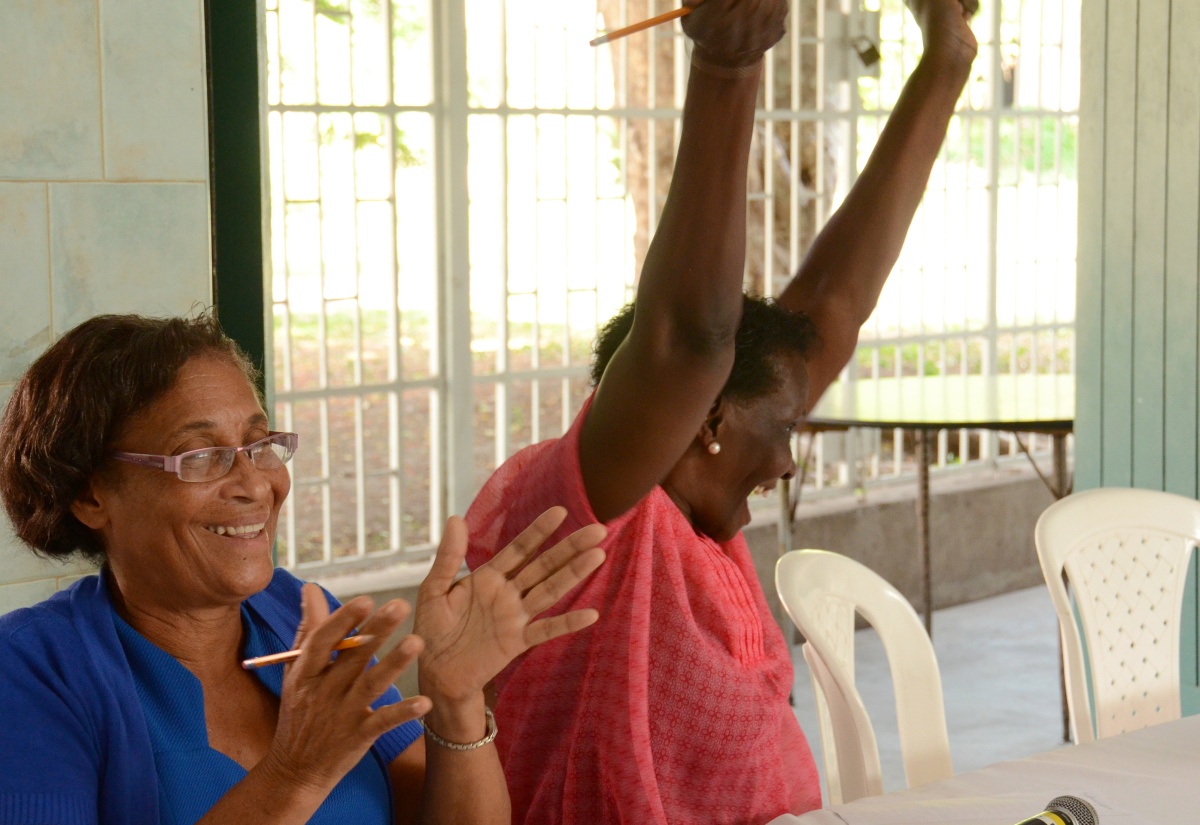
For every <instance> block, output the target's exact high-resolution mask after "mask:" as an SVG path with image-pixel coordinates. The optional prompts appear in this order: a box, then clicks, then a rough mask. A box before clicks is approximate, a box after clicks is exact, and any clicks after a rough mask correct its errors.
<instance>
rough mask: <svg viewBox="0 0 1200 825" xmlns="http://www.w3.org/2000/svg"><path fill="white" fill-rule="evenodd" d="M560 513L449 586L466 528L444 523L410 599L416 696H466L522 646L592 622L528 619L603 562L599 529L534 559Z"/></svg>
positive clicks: (573, 616)
mask: <svg viewBox="0 0 1200 825" xmlns="http://www.w3.org/2000/svg"><path fill="white" fill-rule="evenodd" d="M566 515H567V512H566V510H565V509H563V508H562V507H554V508H552V509H550V510H547V511H546V512H545V513H542V515H540V516H538V518H537V519H535V520H534V522H533V523H532V524H530V525H529V527H527V528H525V530H524V531H522V532H521V534H520V535H519V536H517V537H516V538H515V539H514V540H513V542H512V543H511V544H509V545H508V546H507V547H505V548H504V549H503V550H501V551H500V552H499V553H497V554H496V555H495V556H494V557H493V558H492V560H491V561H489V562H488V563H487V564H484V565H482V566H481V567H479V568H478V569H477V570H475V571H474V572H473V573H471V574H470V575H468V576H465V577H463V578H461V579H458V580H457V581H456V580H455V577H456V576H457V574H458V572H459V570H460V569H461V567H462V563H463V559H464V558H465V557H466V552H467V526H466V523H465V522H463V520H462V519H460V518H457V517H452V518H451V519H450V520H449V521H447V522H446V530H445V533H444V534H443V536H442V541H441V544H440V545H439V546H438V552H437V558H435V559H434V562H433V567H432V568H431V569H430V571H429V575H428V576H426V578H425V581H424V582H423V583H422V584H421V589H420V591H419V593H418V595H417V607H416V617H415V627H414V632H415V633H416V634H417V635H418V636H420V637H421V638H422V639H423V640H424V641H425V652H424V653H422V654H421V657H420V660H419V667H420V671H421V683H422V691H423V692H427V693H429V694H430V695H432V696H436V697H439V698H449V699H463V698H466V697H469V696H471V695H472V694H475V693H478V692H479V691H481V690H483V688H484V687H485V686H486V685H487V683H488V682H490V681H491V680H492V678H493V677H494V676H496V674H498V673H499V672H500V671H501V670H503V669H504V668H505V666H507V665H508V663H509V662H511V661H512V660H513V659H515V658H516V657H517V656H519V655H520V654H522V653H524V652H525V651H526V650H528V649H529V648H531V647H534V646H535V645H539V644H541V643H542V642H546V641H549V640H550V639H554V638H557V637H558V636H562V635H564V634H567V633H574V632H575V631H577V630H581V629H582V628H585V627H587V626H588V625H590V624H592V623H593V622H595V621H596V619H597V618H599V613H597V612H596V611H595V610H592V609H586V610H573V611H571V612H569V613H563V614H560V615H556V616H551V617H549V618H545V619H537V618H536V617H537V615H538V614H539V613H541V612H542V611H544V610H546V609H547V608H549V607H552V606H553V605H555V604H556V603H557V602H558V601H559V599H561V598H562V597H563V596H564V595H566V594H567V592H568V591H570V590H571V589H572V588H574V587H575V586H576V585H577V584H579V583H580V582H581V581H583V579H585V578H586V577H587V576H589V575H590V574H591V573H592V572H594V571H595V570H596V568H598V567H599V566H600V564H601V563H602V562H603V561H604V551H603V550H601V549H600V548H599V547H597V546H596V544H597V543H598V542H600V541H601V540H602V539H603V538H604V535H605V530H604V527H602V526H601V525H599V524H592V525H589V526H587V527H584V528H583V529H581V530H577V531H575V532H574V533H572V534H571V535H570V536H568V537H567V538H565V539H563V540H562V541H561V542H559V543H558V544H556V545H554V547H552V548H550V549H549V550H547V551H546V552H544V553H541V554H540V555H537V551H538V550H539V548H540V547H541V546H542V543H543V542H544V541H545V540H546V539H547V538H549V537H550V536H551V535H552V534H553V533H554V531H555V530H556V529H558V526H559V525H560V524H562V521H563V519H564V518H566ZM535 555H537V557H536V558H534V556H535Z"/></svg>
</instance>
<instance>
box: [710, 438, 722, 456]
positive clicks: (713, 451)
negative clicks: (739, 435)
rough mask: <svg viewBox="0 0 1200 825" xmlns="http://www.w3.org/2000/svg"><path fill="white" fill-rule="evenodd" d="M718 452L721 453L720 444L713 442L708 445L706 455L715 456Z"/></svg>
mask: <svg viewBox="0 0 1200 825" xmlns="http://www.w3.org/2000/svg"><path fill="white" fill-rule="evenodd" d="M719 452H721V444H720V442H717V441H713V442H711V443H710V444H709V445H708V454H709V455H716V454H717V453H719Z"/></svg>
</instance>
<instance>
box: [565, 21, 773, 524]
mask: <svg viewBox="0 0 1200 825" xmlns="http://www.w3.org/2000/svg"><path fill="white" fill-rule="evenodd" d="M685 4H686V5H692V6H696V10H695V11H694V12H693V13H692V14H690V15H689V16H688V17H686V18H685V19H684V30H685V31H686V32H687V34H688V35H689V36H690V37H691V38H692V39H693V40H694V41H695V44H696V45H695V50H694V53H693V61H692V69H691V74H690V77H689V80H688V88H687V97H686V99H685V102H684V107H683V124H682V131H681V134H680V142H679V152H678V155H677V156H676V160H675V171H674V174H673V175H672V177H671V187H670V190H669V191H668V193H667V199H666V203H665V204H664V206H663V212H662V217H661V218H660V221H659V224H658V229H657V231H656V232H655V234H654V239H653V241H652V242H651V244H650V248H649V249H648V251H647V253H646V262H645V265H644V266H643V268H642V273H641V277H640V279H639V283H638V291H637V298H636V301H635V304H634V307H635V310H634V321H633V326H632V328H631V329H630V332H629V335H628V336H627V337H626V339H625V341H624V343H623V344H622V345H621V346H620V348H619V349H618V350H617V351H616V353H615V354H614V355H613V357H612V360H611V361H610V362H609V364H608V367H607V369H606V370H605V373H604V376H603V378H602V380H601V381H600V386H599V388H598V389H597V392H596V396H595V399H594V400H593V403H592V408H591V411H590V413H589V415H588V418H587V421H586V422H585V424H584V427H583V432H582V434H581V443H580V462H581V464H582V471H583V482H584V486H585V488H586V490H587V495H588V501H589V502H590V504H591V506H592V510H593V511H594V513H595V515H596V517H597V518H598V519H600V521H608V520H609V519H612V518H615V517H616V516H618V515H620V514H621V513H623V512H624V511H625V510H627V509H629V508H630V507H632V506H633V505H634V504H636V503H637V502H638V500H639V499H641V498H642V497H643V496H644V495H645V494H646V493H647V492H649V491H650V490H651V489H652V488H653V487H654V485H656V484H658V483H659V482H660V481H662V479H663V478H664V477H665V476H666V474H667V472H668V471H669V470H670V469H671V467H672V466H674V464H675V462H676V461H677V460H678V459H679V457H680V456H681V455H682V454H683V453H684V451H685V450H686V449H687V447H688V445H689V444H690V443H691V441H692V439H693V438H694V437H695V436H696V433H697V432H698V430H699V428H700V426H701V424H702V423H703V421H704V419H705V416H706V415H707V413H708V411H709V409H710V407H711V406H712V404H713V403H714V402H715V401H716V399H717V396H718V395H719V394H720V392H721V388H722V386H724V383H725V380H726V378H727V377H728V376H729V371H730V369H731V368H732V365H733V341H734V334H735V333H736V331H737V326H738V321H739V320H740V318H741V310H742V273H743V268H744V265H745V247H746V198H745V193H746V164H747V158H748V155H749V150H750V139H751V135H752V132H753V126H754V107H755V102H756V100H757V95H758V81H759V74H760V72H761V67H762V55H763V52H765V51H766V50H767V49H768V48H770V47H771V46H772V45H774V44H775V43H776V42H777V41H778V40H779V38H780V37H782V36H783V32H784V18H785V16H786V14H787V4H786V2H785V0H704V2H703V3H699V1H698V0H687V1H686V3H685Z"/></svg>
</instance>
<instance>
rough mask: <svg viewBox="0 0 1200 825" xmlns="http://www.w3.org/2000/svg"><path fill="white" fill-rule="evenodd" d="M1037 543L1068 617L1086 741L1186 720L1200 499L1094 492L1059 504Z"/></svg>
mask: <svg viewBox="0 0 1200 825" xmlns="http://www.w3.org/2000/svg"><path fill="white" fill-rule="evenodd" d="M1034 538H1035V541H1036V543H1037V551H1038V558H1039V560H1040V561H1041V565H1042V575H1044V576H1045V577H1046V584H1047V586H1048V587H1049V589H1050V598H1051V600H1052V601H1053V602H1054V609H1055V611H1056V612H1057V613H1058V628H1059V634H1060V636H1061V638H1062V646H1063V668H1064V675H1065V677H1066V685H1067V705H1068V707H1069V708H1070V711H1071V730H1072V734H1073V736H1074V739H1075V741H1076V743H1082V742H1090V741H1092V739H1093V738H1094V737H1100V738H1103V737H1105V736H1112V735H1114V734H1117V733H1124V732H1126V731H1131V730H1137V729H1139V728H1144V727H1147V726H1149V725H1153V724H1157V723H1158V722H1166V721H1169V720H1171V719H1177V718H1179V715H1180V703H1179V682H1180V673H1179V633H1180V625H1181V623H1182V622H1181V611H1182V608H1183V596H1184V589H1185V584H1186V577H1187V570H1188V564H1189V562H1190V560H1191V557H1192V554H1193V553H1194V551H1195V548H1196V544H1197V541H1198V540H1200V502H1197V501H1194V500H1193V499H1190V498H1185V497H1183V496H1177V495H1174V494H1172V493H1161V492H1156V491H1153V490H1132V489H1113V488H1107V489H1099V490H1088V491H1086V492H1081V493H1075V494H1074V495H1072V496H1068V497H1067V498H1064V499H1062V500H1061V501H1058V502H1055V503H1054V504H1052V505H1050V507H1049V508H1047V509H1046V511H1045V512H1044V513H1042V516H1041V518H1039V519H1038V522H1037V527H1036V528H1035V530H1034ZM1064 575H1065V577H1066V582H1068V583H1069V586H1070V592H1068V587H1067V584H1066V583H1064ZM1072 594H1073V595H1074V599H1072ZM1076 610H1077V611H1078V622H1077V621H1076V613H1075V611H1076ZM1081 627H1082V637H1081V634H1080V628H1081ZM1085 663H1086V664H1085ZM1089 676H1090V679H1091V688H1092V698H1093V699H1094V701H1095V707H1094V708H1093V706H1092V702H1091V701H1089V697H1088V677H1089Z"/></svg>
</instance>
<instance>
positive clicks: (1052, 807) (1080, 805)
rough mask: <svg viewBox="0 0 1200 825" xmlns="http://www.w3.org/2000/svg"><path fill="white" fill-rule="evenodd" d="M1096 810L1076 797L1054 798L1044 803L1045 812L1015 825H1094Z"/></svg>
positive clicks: (1096, 819) (1097, 818) (1096, 820)
mask: <svg viewBox="0 0 1200 825" xmlns="http://www.w3.org/2000/svg"><path fill="white" fill-rule="evenodd" d="M1099 821H1100V820H1099V817H1097V816H1096V809H1095V808H1093V807H1092V806H1091V805H1090V804H1089V803H1087V802H1085V801H1083V800H1082V799H1080V798H1079V797H1077V796H1056V797H1054V799H1051V800H1050V801H1049V802H1047V803H1046V810H1044V811H1042V812H1041V813H1040V814H1038V815H1037V816H1033V817H1030V818H1029V819H1022V820H1021V821H1020V822H1018V823H1017V825H1096V823H1097V822H1099Z"/></svg>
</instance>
